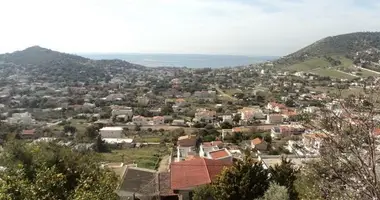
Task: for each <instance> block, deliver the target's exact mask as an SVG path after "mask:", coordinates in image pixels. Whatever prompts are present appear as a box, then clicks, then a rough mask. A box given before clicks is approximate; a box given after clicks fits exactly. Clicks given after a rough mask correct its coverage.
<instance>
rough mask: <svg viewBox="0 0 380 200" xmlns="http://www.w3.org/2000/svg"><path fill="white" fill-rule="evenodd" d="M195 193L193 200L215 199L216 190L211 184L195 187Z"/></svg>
mask: <svg viewBox="0 0 380 200" xmlns="http://www.w3.org/2000/svg"><path fill="white" fill-rule="evenodd" d="M193 194H194V196H193V200H214V190H213V188H212V186H211V185H209V184H207V185H202V186H199V187H197V188H195V189H194V193H193Z"/></svg>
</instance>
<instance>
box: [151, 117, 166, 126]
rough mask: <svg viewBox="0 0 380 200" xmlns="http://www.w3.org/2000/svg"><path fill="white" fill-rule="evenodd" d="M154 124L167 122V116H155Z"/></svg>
mask: <svg viewBox="0 0 380 200" xmlns="http://www.w3.org/2000/svg"><path fill="white" fill-rule="evenodd" d="M153 124H154V125H162V124H165V118H164V117H163V116H154V117H153Z"/></svg>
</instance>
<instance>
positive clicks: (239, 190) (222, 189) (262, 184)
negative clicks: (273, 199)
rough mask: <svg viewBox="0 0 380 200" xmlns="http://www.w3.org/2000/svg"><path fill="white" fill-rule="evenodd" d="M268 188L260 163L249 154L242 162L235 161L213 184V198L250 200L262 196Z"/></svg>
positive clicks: (266, 175) (266, 173)
mask: <svg viewBox="0 0 380 200" xmlns="http://www.w3.org/2000/svg"><path fill="white" fill-rule="evenodd" d="M268 186H269V178H268V172H267V171H266V170H265V169H264V168H263V167H262V163H261V162H257V161H255V160H253V159H252V158H251V156H250V155H249V154H247V155H246V156H245V160H244V161H237V162H236V163H234V165H233V166H232V167H230V168H226V169H224V170H223V171H222V173H221V174H220V175H219V177H218V178H217V180H216V181H215V182H214V183H213V189H214V192H215V193H214V196H215V199H218V200H234V199H241V200H252V199H255V198H260V197H262V196H263V195H264V193H265V191H266V190H267V188H268Z"/></svg>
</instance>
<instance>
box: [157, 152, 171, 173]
mask: <svg viewBox="0 0 380 200" xmlns="http://www.w3.org/2000/svg"><path fill="white" fill-rule="evenodd" d="M169 159H170V155H166V156H164V157H162V159H161V162H160V166H159V167H158V169H157V171H158V172H167V171H168V170H169Z"/></svg>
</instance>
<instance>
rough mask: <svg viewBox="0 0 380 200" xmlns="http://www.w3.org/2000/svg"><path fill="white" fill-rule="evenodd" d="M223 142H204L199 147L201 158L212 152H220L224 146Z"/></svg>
mask: <svg viewBox="0 0 380 200" xmlns="http://www.w3.org/2000/svg"><path fill="white" fill-rule="evenodd" d="M222 144H223V142H222V141H212V142H204V143H202V144H201V145H200V146H199V156H200V157H207V154H208V153H209V152H211V151H215V150H219V146H220V145H222Z"/></svg>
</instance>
